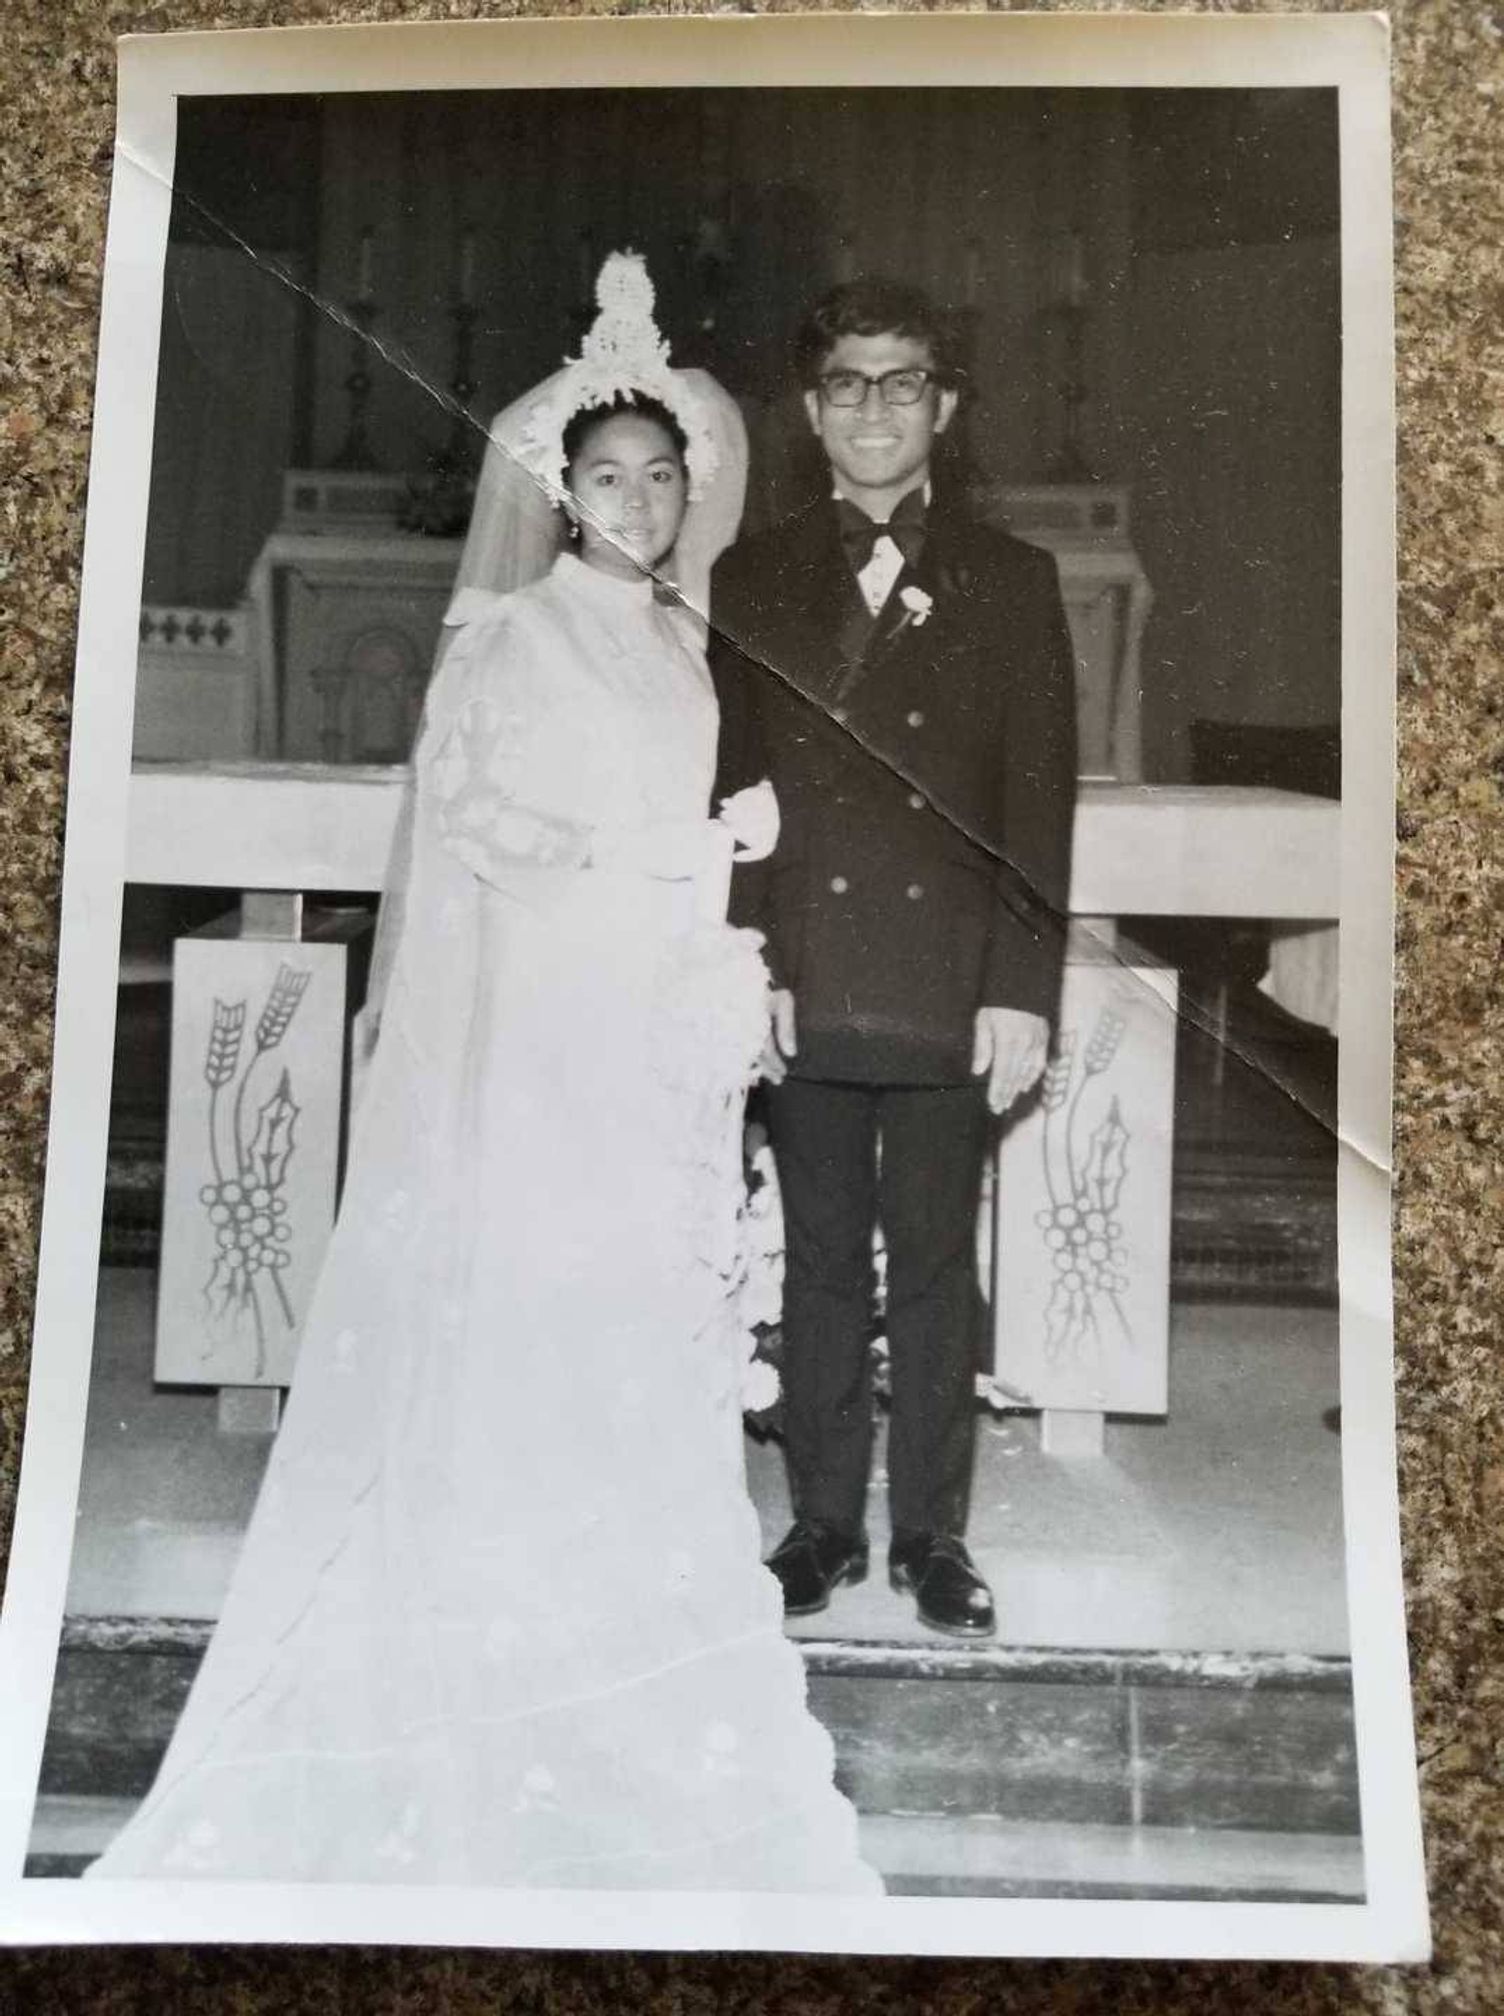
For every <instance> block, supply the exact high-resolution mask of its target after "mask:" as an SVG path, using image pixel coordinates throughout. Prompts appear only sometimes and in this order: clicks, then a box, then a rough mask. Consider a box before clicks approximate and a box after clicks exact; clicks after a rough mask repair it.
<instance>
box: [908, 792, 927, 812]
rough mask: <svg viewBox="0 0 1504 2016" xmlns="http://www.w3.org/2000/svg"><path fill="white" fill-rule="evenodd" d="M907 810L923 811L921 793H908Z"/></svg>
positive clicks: (922, 795) (922, 794)
mask: <svg viewBox="0 0 1504 2016" xmlns="http://www.w3.org/2000/svg"><path fill="white" fill-rule="evenodd" d="M909 809H910V811H912V812H922V811H923V810H924V793H923V792H922V791H911V792H910V793H909Z"/></svg>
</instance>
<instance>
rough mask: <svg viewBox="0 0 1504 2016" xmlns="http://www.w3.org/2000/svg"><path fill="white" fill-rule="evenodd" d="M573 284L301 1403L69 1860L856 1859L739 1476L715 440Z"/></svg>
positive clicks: (741, 1346)
mask: <svg viewBox="0 0 1504 2016" xmlns="http://www.w3.org/2000/svg"><path fill="white" fill-rule="evenodd" d="M598 298H599V301H600V308H601V312H600V315H599V317H598V318H597V321H596V324H595V326H594V328H593V329H592V331H591V332H590V335H589V336H588V337H587V339H586V342H585V344H584V346H583V352H582V355H581V357H580V358H579V359H576V360H574V361H572V362H571V363H569V364H567V365H566V366H565V367H564V369H563V370H562V371H560V372H559V373H557V374H556V375H555V376H554V377H553V378H551V379H550V380H548V381H547V382H546V384H545V385H543V386H542V387H539V388H538V389H537V390H536V391H535V392H533V393H531V394H529V395H528V396H527V397H526V398H525V399H523V400H521V401H519V402H518V403H517V404H516V405H515V406H513V407H512V408H509V409H508V411H507V412H506V413H504V414H503V415H502V416H501V418H500V420H499V421H498V422H497V424H496V426H495V428H494V429H493V431H492V440H491V446H490V449H489V451H488V456H487V463H486V469H485V471H484V472H483V478H482V484H481V492H480V498H479V501H478V504H477V509H476V513H475V518H474V521H473V523H472V528H471V534H470V539H469V542H468V544H467V548H466V557H465V562H464V564H463V566H462V572H461V581H462V583H463V584H464V585H463V586H462V588H461V591H460V592H459V593H458V594H457V596H456V598H455V603H454V605H453V607H452V609H451V611H450V617H449V624H450V633H449V638H448V642H447V647H446V649H445V650H444V652H443V655H442V659H441V664H440V669H439V671H438V673H437V675H436V677H435V680H434V683H433V687H432V689H431V692H430V696H429V701H428V705H427V709H426V713H425V719H424V725H423V728H422V730H421V733H420V737H419V742H418V747H417V750H416V753H415V757H414V766H413V768H414V790H413V792H412V794H411V804H410V811H409V814H408V816H407V817H406V818H405V820H404V833H403V837H402V839H401V841H400V843H399V847H398V849H397V850H396V854H395V856H394V860H395V864H396V865H395V866H394V869H393V872H392V875H391V878H390V887H389V890H388V895H387V898H386V900H385V901H384V904H383V916H382V933H381V945H380V947H379V948H378V958H377V962H376V963H377V967H378V979H377V984H376V994H377V1005H379V1015H380V1033H379V1040H378V1041H377V1043H376V1046H375V1050H374V1055H373V1056H372V1058H371V1061H370V1064H369V1068H368V1071H367V1073H366V1082H365V1085H364V1089H363V1092H362V1094H361V1098H360V1103H359V1109H358V1114H357V1119H356V1124H355V1127H354V1130H353V1137H352V1143H351V1154H350V1169H349V1177H348V1181H347V1184H346V1189H345V1195H344V1199H343V1202H342V1206H341V1213H340V1218H339V1223H338V1225H337V1228H336V1230H335V1233H334V1236H333V1238H332V1241H331V1244H330V1248H329V1252H328V1256H327V1259H326V1261H325V1264H324V1268H323V1272H322V1275H321V1278H320V1283H319V1287H318V1290H317V1293H316V1295H315V1297H314V1301H313V1305H312V1308H311V1310H310V1313H309V1316H308V1320H307V1323H306V1325H305V1329H304V1334H303V1340H302V1344H301V1349H300V1357H299V1363H298V1370H297V1376H296V1380H295V1383H294V1386H293V1390H292V1393H291V1396H290V1399H289V1403H288V1408H287V1415H286V1420H285V1423H284V1425H283V1428H282V1431H281V1434H280V1436H279V1437H278V1440H277V1443H276V1446H275V1448H274V1451H273V1454H272V1458H271V1462H270V1465H269V1467H268V1472H267V1476H266V1480H265V1483H264V1485H263V1488H262V1492H261V1496H260V1498H259V1500H258V1503H257V1506H256V1510H255V1514H254V1516H253V1519H252V1521H251V1525H250V1528H249V1530H248V1533H247V1535H246V1540H245V1544H244V1549H243V1552H242V1555H241V1557H240V1560H239V1563H238V1566H237V1569H236V1573H235V1577H234V1580H233V1583H232V1586H231V1589H230V1592H229V1596H228V1598H227V1601H226V1605H225V1609H224V1612H223V1615H222V1617H221V1620H220V1623H219V1626H218V1628H217V1630H216V1632H215V1636H214V1639H213V1641H212V1644H211V1646H210V1648H209V1651H208V1653H207V1655H206V1658H205V1661H204V1665H203V1668H202V1670H201V1672H200V1674H199V1677H198V1679H197V1681H196V1683H195V1685H194V1688H193V1691H192V1694H191V1696H190V1698H189V1700H188V1703H187V1706H186V1708H185V1710H184V1713H183V1716H182V1718H181V1721H180V1723H179V1725H178V1728H177V1730H176V1732H175V1734H174V1737H173V1740H172V1743H171V1746H170V1748H169V1750H168V1752H167V1755H166V1758H165V1760H164V1762H163V1765H162V1768H161V1771H160V1773H159V1775H158V1778H157V1782H156V1784H155V1786H154V1788H153V1790H152V1792H151V1794H150V1795H149V1797H148V1798H147V1800H146V1802H145V1804H144V1806H143V1807H142V1808H141V1810H140V1811H139V1813H138V1814H137V1815H136V1816H135V1817H134V1818H133V1820H132V1821H131V1822H130V1823H129V1824H128V1826H127V1827H126V1829H125V1830H124V1832H123V1833H122V1834H121V1835H120V1836H119V1837H118V1838H117V1840H116V1841H115V1842H114V1843H113V1844H112V1846H111V1847H110V1848H109V1849H108V1850H107V1851H106V1853H105V1854H104V1855H103V1857H102V1858H101V1859H100V1861H99V1862H98V1863H96V1864H95V1865H94V1868H93V1869H92V1870H91V1871H90V1874H91V1875H93V1876H97V1877H102V1878H110V1877H123V1876H142V1875H152V1876H159V1877H179V1876H203V1877H211V1878H212V1877H219V1878H263V1879H267V1880H276V1881H283V1882H286V1881H298V1880H304V1881H309V1880H329V1881H366V1882H427V1883H441V1882H442V1883H464V1884H489V1885H495V1886H501V1887H506V1886H546V1887H564V1886H570V1887H588V1888H595V1889H602V1890H610V1889H627V1888H650V1889H660V1890H690V1889H705V1888H712V1887H713V1888H722V1889H732V1890H763V1891H845V1892H855V1893H863V1892H876V1891H877V1890H878V1889H880V1885H879V1883H878V1879H877V1878H876V1876H875V1875H874V1874H873V1873H872V1871H871V1870H870V1869H869V1868H868V1867H867V1866H866V1865H865V1864H864V1863H863V1862H862V1860H861V1858H860V1855H859V1852H858V1847H857V1834H856V1818H855V1814H854V1812H853V1811H852V1809H851V1807H850V1806H849V1804H848V1803H847V1802H846V1800H845V1799H844V1798H843V1797H842V1796H841V1795H840V1794H839V1793H838V1792H837V1791H836V1790H835V1788H834V1786H833V1783H832V1751H831V1745H830V1740H829V1738H828V1736H827V1735H826V1734H825V1732H824V1730H823V1729H821V1728H820V1726H819V1725H818V1723H816V1722H815V1720H814V1719H813V1717H812V1716H811V1715H810V1714H809V1712H808V1710H807V1708H806V1706H805V1702H804V1677H803V1670H802V1666H801V1663H800V1660H799V1657H798V1654H797V1652H796V1651H795V1649H794V1648H793V1647H792V1646H791V1645H789V1644H788V1643H787V1641H786V1640H785V1638H784V1636H783V1629H782V1606H781V1601H780V1597H779V1592H778V1588H777V1584H776V1583H775V1582H774V1580H773V1578H772V1577H771V1575H769V1574H768V1572H767V1571H766V1570H765V1569H764V1568H763V1567H762V1566H761V1564H760V1561H759V1551H760V1549H759V1534H758V1527H757V1520H756V1517H755V1514H754V1511H753V1508H752V1505H751V1503H750V1500H749V1498H748V1496H747V1493H746V1490H745V1485H744V1479H743V1475H742V1470H741V1430H740V1417H741V1405H742V1397H741V1389H742V1383H743V1375H744V1373H745V1372H746V1369H747V1349H746V1340H745V1333H744V1329H743V1326H742V1324H741V1323H740V1322H739V1320H738V1316H737V1307H736V1289H737V1278H738V1277H737V1257H736V1256H737V1211H738V1196H739V1179H740V1127H741V1104H742V1097H743V1093H744V1090H745V1086H746V1084H747V1082H748V1080H749V1078H750V1077H751V1075H752V1074H753V1072H754V1070H755V1066H756V1059H757V1057H758V1054H759V1052H760V1050H761V1047H762V1040H763V1036H764V1032H765V1026H766V1007H765V994H766V978H765V974H764V972H763V968H762V964H761V959H760V955H759V951H758V943H759V941H758V939H757V938H756V936H755V934H751V933H747V932H739V931H734V930H732V929H731V928H730V927H729V926H728V925H726V923H725V922H724V899H725V891H726V883H727V879H728V877H729V872H730V862H731V858H732V853H733V848H734V847H737V846H738V845H739V846H740V849H741V851H742V852H743V853H745V854H749V855H755V854H757V853H766V852H767V851H769V850H770V848H771V846H772V841H773V838H774V835H775V831H776V814H774V812H773V808H772V804H771V794H770V793H769V792H768V790H767V787H766V786H761V787H758V788H757V789H756V790H754V791H752V792H747V793H742V794H739V796H738V798H737V799H734V800H731V801H729V802H728V803H727V805H725V806H724V807H723V808H722V810H721V813H720V816H719V817H718V818H714V819H713V818H711V817H709V816H708V801H709V794H710V786H711V779H712V775H713V770H714V757H715V742H716V727H717V723H716V709H715V702H714V698H713V695H712V691H711V687H710V683H709V679H708V675H707V672H706V667H705V660H704V656H703V653H702V651H701V648H700V642H701V639H700V634H699V631H698V628H697V623H696V619H695V618H694V617H693V615H692V614H691V613H690V608H689V607H688V606H685V605H686V604H687V603H692V602H693V601H694V600H695V599H696V597H699V596H703V590H704V584H705V582H706V580H707V579H708V571H709V567H710V563H711V561H712V560H713V559H714V557H715V555H716V553H717V552H718V551H720V549H721V548H722V547H723V546H725V545H726V544H727V543H728V542H729V540H730V539H731V537H732V536H733V535H734V532H735V529H736V524H737V520H738V518H739V515H740V507H741V496H742V489H743V484H744V480H745V446H744V436H743V434H742V431H741V426H740V421H739V419H738V417H737V415H736V410H735V408H734V406H733V405H732V403H731V401H730V400H729V399H728V398H727V397H726V395H725V394H724V393H723V392H721V391H720V389H719V387H717V386H716V385H715V384H714V382H713V381H712V380H710V379H708V378H706V377H705V376H704V374H702V373H696V372H677V371H674V370H672V369H671V368H670V366H669V362H668V349H667V345H666V344H664V343H663V342H662V341H661V339H660V338H659V336H658V332H657V330H656V328H655V327H654V325H653V320H652V303H653V295H652V288H651V284H650V283H649V281H648V278H647V275H646V272H645V270H644V269H643V267H642V264H641V262H640V261H639V260H637V259H635V258H634V257H632V256H631V255H615V256H613V258H612V259H610V260H608V261H607V264H606V266H605V268H604V269H603V272H602V275H601V280H600V283H599V288H598ZM561 543H562V545H563V550H559V548H560V545H561ZM669 567H672V568H673V570H674V579H675V580H676V582H677V584H678V588H679V590H680V591H681V596H682V599H681V596H675V595H671V594H665V593H664V591H663V589H662V586H661V584H660V583H659V582H658V581H655V575H659V574H663V573H665V571H666V570H667V569H668V568H669ZM505 591H511V592H505Z"/></svg>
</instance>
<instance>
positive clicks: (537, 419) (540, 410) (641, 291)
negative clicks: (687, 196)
mask: <svg viewBox="0 0 1504 2016" xmlns="http://www.w3.org/2000/svg"><path fill="white" fill-rule="evenodd" d="M595 298H596V303H597V305H598V308H599V311H600V312H599V313H598V314H597V316H596V318H595V321H594V322H593V323H592V325H591V327H590V330H589V333H588V334H587V335H586V337H585V340H584V342H583V343H582V344H581V346H580V354H579V356H578V357H570V358H567V359H566V360H565V364H564V368H563V370H562V371H560V372H558V373H557V374H556V375H555V376H554V377H552V378H551V379H550V380H549V381H548V384H547V386H546V387H545V388H544V390H543V395H542V397H540V399H539V400H538V403H537V405H535V406H533V407H532V408H530V410H529V412H528V416H527V422H526V425H525V426H524V428H523V431H522V437H521V444H520V446H521V454H522V459H523V460H524V462H525V463H526V464H527V466H528V467H529V468H530V469H531V470H532V471H533V472H534V474H535V475H537V476H538V477H540V478H541V480H542V481H543V482H544V483H545V484H547V486H548V488H549V491H550V492H551V494H552V495H554V496H556V497H558V496H562V495H563V494H564V488H565V485H564V429H565V427H566V426H567V425H568V423H569V421H570V420H571V419H572V418H573V416H574V415H575V414H576V413H581V412H583V411H585V409H586V408H587V407H591V406H609V405H611V404H612V402H613V401H614V400H616V399H618V398H620V397H621V396H623V395H626V396H628V397H630V396H631V395H633V394H634V393H640V394H644V395H646V396H647V397H648V398H650V399H656V400H657V401H658V403H659V404H660V405H662V406H665V407H667V409H668V411H669V412H670V413H672V414H673V416H674V418H675V419H676V420H677V421H678V423H679V425H680V426H681V427H682V428H683V429H684V438H685V441H686V444H687V446H686V449H685V455H684V461H685V468H686V471H687V473H688V477H689V494H690V497H691V498H699V497H702V496H703V495H704V494H705V488H706V485H707V484H708V483H709V481H710V479H711V477H712V476H713V475H714V474H715V471H716V462H717V459H718V458H717V452H716V444H715V437H714V435H713V433H712V431H711V427H710V423H709V419H708V416H707V415H706V413H705V412H704V411H703V410H702V408H701V405H700V402H699V401H698V400H697V399H696V398H695V396H694V394H693V393H692V392H691V391H690V389H689V388H688V386H687V385H686V384H685V382H684V378H683V376H682V374H681V373H679V372H677V371H675V370H674V369H673V368H672V367H671V365H670V364H669V361H668V356H669V348H668V343H667V340H666V339H665V338H664V337H663V336H662V335H660V334H659V330H658V325H657V323H656V322H655V321H654V320H653V283H652V281H651V280H650V279H649V278H648V269H647V266H646V264H645V263H644V261H643V259H642V257H641V255H640V254H639V253H636V252H613V253H612V254H611V255H610V257H609V258H608V259H607V260H606V263H605V265H604V266H602V268H601V270H600V275H599V277H598V278H597V280H596V283H595Z"/></svg>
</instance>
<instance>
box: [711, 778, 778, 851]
mask: <svg viewBox="0 0 1504 2016" xmlns="http://www.w3.org/2000/svg"><path fill="white" fill-rule="evenodd" d="M718 816H719V818H720V822H721V824H722V825H723V826H726V827H728V828H729V829H730V832H731V837H732V839H733V840H735V842H736V858H737V860H738V861H766V860H767V858H768V856H769V855H770V854H771V853H772V851H773V849H774V848H775V847H776V846H777V845H778V823H779V822H778V800H777V798H776V797H775V796H774V795H773V786H772V784H771V782H770V781H769V779H768V778H766V777H764V778H763V780H762V782H761V783H760V784H749V785H747V786H746V788H745V789H744V790H741V791H733V792H732V794H731V796H730V797H729V798H723V799H722V800H721V809H720V813H719V815H718Z"/></svg>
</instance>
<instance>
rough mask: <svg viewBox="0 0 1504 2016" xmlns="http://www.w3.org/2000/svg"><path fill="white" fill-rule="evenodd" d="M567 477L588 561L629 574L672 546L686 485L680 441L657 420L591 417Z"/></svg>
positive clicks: (636, 416)
mask: <svg viewBox="0 0 1504 2016" xmlns="http://www.w3.org/2000/svg"><path fill="white" fill-rule="evenodd" d="M568 480H569V491H570V495H571V496H572V497H573V499H574V501H575V503H576V505H577V506H578V507H579V508H578V510H577V511H576V512H574V513H573V514H572V515H573V516H574V518H575V521H576V523H577V524H578V525H579V528H580V548H579V551H580V558H581V559H582V560H583V561H584V562H585V564H586V566H588V567H598V568H599V569H600V570H601V571H602V573H606V574H618V575H622V576H625V577H635V576H636V575H638V574H640V573H642V572H644V571H645V570H647V569H648V568H651V567H656V566H657V564H658V562H659V561H660V560H662V559H663V558H664V557H665V556H666V555H667V554H668V553H669V552H670V551H671V550H672V548H673V544H674V541H675V540H676V539H677V538H678V536H679V527H680V525H681V524H682V523H683V521H684V505H685V498H686V487H687V486H686V483H685V475H684V463H683V460H682V458H681V456H680V454H679V447H678V443H677V442H676V441H675V440H674V437H673V436H672V434H670V433H669V431H668V429H667V428H666V427H665V426H664V424H663V422H662V421H661V420H657V419H654V418H653V416H652V415H651V414H648V413H612V414H608V415H607V416H606V417H605V418H604V419H601V420H598V421H596V423H595V424H594V426H592V427H591V428H590V429H589V430H588V432H587V433H586V434H585V436H584V438H583V439H582V440H581V442H580V445H579V447H578V448H577V449H576V451H575V456H574V460H573V461H572V462H571V463H570V465H569V470H568Z"/></svg>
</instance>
